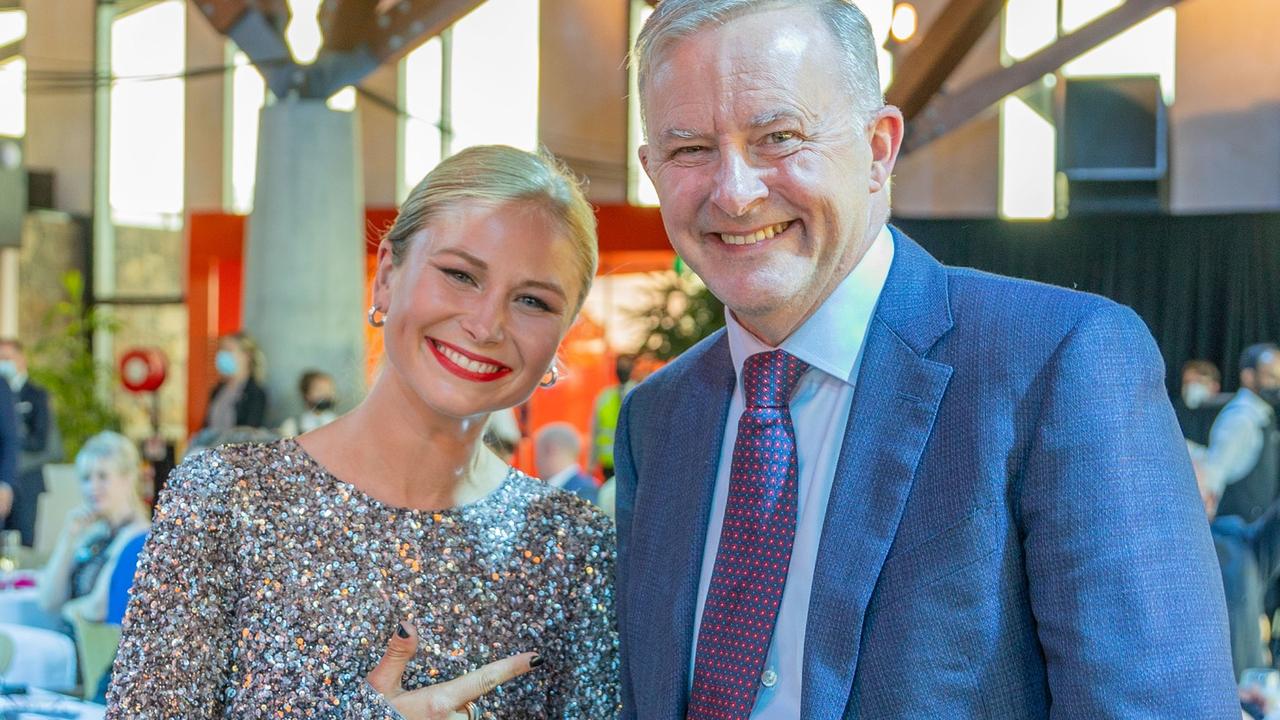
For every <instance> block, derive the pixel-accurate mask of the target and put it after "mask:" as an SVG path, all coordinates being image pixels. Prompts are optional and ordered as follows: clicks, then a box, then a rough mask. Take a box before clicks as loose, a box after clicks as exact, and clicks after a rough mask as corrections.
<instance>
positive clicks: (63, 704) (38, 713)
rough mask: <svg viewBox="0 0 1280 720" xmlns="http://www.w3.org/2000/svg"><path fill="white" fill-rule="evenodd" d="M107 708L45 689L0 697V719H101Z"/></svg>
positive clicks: (104, 715)
mask: <svg viewBox="0 0 1280 720" xmlns="http://www.w3.org/2000/svg"><path fill="white" fill-rule="evenodd" d="M106 714H107V709H106V708H105V707H103V706H102V705H94V704H93V703H87V702H81V701H79V700H76V699H75V698H70V697H67V696H66V695H58V694H57V693H51V692H49V691H47V690H35V689H33V690H31V691H29V692H28V693H27V694H26V695H10V696H9V697H0V720H46V718H67V719H68V720H72V719H74V720H102V718H104V717H106Z"/></svg>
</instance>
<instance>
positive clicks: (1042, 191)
mask: <svg viewBox="0 0 1280 720" xmlns="http://www.w3.org/2000/svg"><path fill="white" fill-rule="evenodd" d="M1055 138H1056V132H1055V130H1054V127H1053V125H1052V123H1050V122H1049V121H1047V120H1045V119H1044V118H1043V117H1041V116H1040V115H1039V114H1037V113H1036V112H1035V111H1034V110H1032V109H1031V108H1030V107H1029V106H1028V105H1027V104H1026V103H1024V102H1023V101H1022V100H1020V99H1018V98H1016V97H1012V96H1010V97H1007V98H1005V99H1004V100H1003V101H1002V102H1001V103H1000V148H1001V154H1000V216H1001V217H1004V218H1010V219H1047V218H1051V217H1053V212H1054V194H1053V185H1054V172H1055V167H1054V163H1055V160H1054V144H1055V142H1056V140H1055Z"/></svg>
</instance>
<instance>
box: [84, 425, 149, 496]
mask: <svg viewBox="0 0 1280 720" xmlns="http://www.w3.org/2000/svg"><path fill="white" fill-rule="evenodd" d="M99 461H105V462H107V463H108V464H109V465H110V466H111V468H112V469H113V470H115V471H116V472H117V473H119V474H121V475H124V476H126V477H128V478H129V479H130V480H132V481H133V484H134V487H135V489H136V488H137V487H138V483H139V482H141V479H142V457H141V456H140V455H139V454H138V448H137V446H135V445H134V444H133V441H132V440H130V439H129V438H127V437H125V436H123V435H121V434H120V433H118V432H112V431H110V430H104V431H103V432H100V433H98V434H97V435H94V436H93V437H91V438H89V439H88V440H85V441H84V445H81V446H80V451H79V452H77V453H76V476H77V477H79V478H80V481H81V482H84V481H85V480H88V479H89V475H90V473H92V472H93V467H94V466H95V465H97V464H98V462H99Z"/></svg>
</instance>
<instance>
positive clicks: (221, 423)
mask: <svg viewBox="0 0 1280 720" xmlns="http://www.w3.org/2000/svg"><path fill="white" fill-rule="evenodd" d="M213 364H214V368H215V369H216V370H217V372H218V383H217V384H216V385H214V386H213V391H212V392H211V393H210V394H209V406H208V408H207V409H206V410H205V416H204V427H207V428H212V429H214V430H230V429H231V428H233V427H236V426H241V425H247V426H249V427H262V425H263V422H264V421H265V419H266V416H267V391H266V389H264V388H263V387H262V375H263V372H264V370H265V368H264V365H265V363H264V361H263V359H262V353H261V351H260V350H259V349H258V345H257V343H255V342H254V341H253V339H252V338H250V337H249V336H248V335H247V334H245V333H243V332H240V333H234V334H231V335H223V336H222V337H221V338H219V339H218V353H217V355H215V356H214V361H213Z"/></svg>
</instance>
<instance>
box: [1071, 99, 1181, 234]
mask: <svg viewBox="0 0 1280 720" xmlns="http://www.w3.org/2000/svg"><path fill="white" fill-rule="evenodd" d="M1058 170H1059V171H1060V172H1061V173H1062V175H1063V176H1064V177H1065V179H1066V181H1067V209H1068V212H1069V213H1077V214H1078V213H1113V212H1135V213H1147V212H1160V211H1161V210H1163V208H1164V199H1163V198H1164V195H1165V192H1164V182H1165V180H1166V178H1167V176H1168V170H1169V159H1168V117H1167V113H1166V109H1165V105H1164V97H1163V95H1162V94H1161V91H1160V79H1159V78H1158V77H1156V76H1154V75H1141V76H1131V77H1106V78H1069V79H1067V80H1066V81H1065V83H1064V88H1063V92H1062V101H1061V106H1060V117H1059V123H1058Z"/></svg>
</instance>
